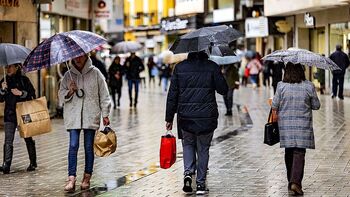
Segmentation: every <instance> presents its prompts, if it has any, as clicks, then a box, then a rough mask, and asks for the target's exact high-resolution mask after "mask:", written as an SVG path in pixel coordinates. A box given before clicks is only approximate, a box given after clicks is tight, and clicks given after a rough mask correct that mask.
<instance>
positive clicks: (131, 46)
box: [112, 41, 143, 54]
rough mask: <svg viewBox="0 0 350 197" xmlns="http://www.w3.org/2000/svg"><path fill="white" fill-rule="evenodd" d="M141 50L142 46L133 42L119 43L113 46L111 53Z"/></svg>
mask: <svg viewBox="0 0 350 197" xmlns="http://www.w3.org/2000/svg"><path fill="white" fill-rule="evenodd" d="M142 48H143V46H142V45H141V44H140V43H138V42H135V41H123V42H119V43H117V44H116V45H114V46H113V48H112V52H113V53H116V54H120V53H122V54H123V53H133V52H136V51H139V50H141V49H142Z"/></svg>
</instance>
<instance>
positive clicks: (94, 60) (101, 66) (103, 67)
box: [90, 51, 108, 81]
mask: <svg viewBox="0 0 350 197" xmlns="http://www.w3.org/2000/svg"><path fill="white" fill-rule="evenodd" d="M90 59H91V61H92V65H94V66H95V67H96V68H98V70H100V71H101V73H102V75H103V76H104V77H105V80H106V81H107V80H108V73H107V70H106V65H105V64H104V63H103V62H102V61H101V60H99V59H98V58H97V56H96V51H91V52H90Z"/></svg>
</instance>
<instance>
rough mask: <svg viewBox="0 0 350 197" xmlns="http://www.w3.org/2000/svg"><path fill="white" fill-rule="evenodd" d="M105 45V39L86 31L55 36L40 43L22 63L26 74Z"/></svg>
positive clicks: (75, 31)
mask: <svg viewBox="0 0 350 197" xmlns="http://www.w3.org/2000/svg"><path fill="white" fill-rule="evenodd" d="M103 44H106V39H104V38H103V37H101V36H99V35H97V34H94V33H92V32H88V31H80V30H74V31H69V32H64V33H59V34H55V35H53V36H52V37H50V38H48V39H47V40H44V41H43V42H41V43H40V44H39V45H38V46H37V47H36V48H35V49H34V50H33V51H32V52H31V53H30V54H29V56H28V57H27V59H26V60H25V61H24V64H23V69H24V71H26V72H30V71H34V70H40V69H42V68H48V67H50V66H52V65H56V64H60V63H62V62H66V61H68V60H71V59H73V58H76V57H79V56H82V55H84V54H86V53H89V52H90V51H92V50H94V49H95V48H97V47H98V46H101V45H103Z"/></svg>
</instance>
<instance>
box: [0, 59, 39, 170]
mask: <svg viewBox="0 0 350 197" xmlns="http://www.w3.org/2000/svg"><path fill="white" fill-rule="evenodd" d="M5 68H6V77H5V78H3V79H2V80H1V89H0V102H5V111H4V130H5V140H4V141H5V142H4V155H3V157H4V158H3V164H2V167H1V169H0V170H1V171H2V172H3V173H4V174H9V173H10V168H11V163H12V156H13V140H14V138H15V133H16V128H17V115H16V103H17V102H23V101H29V100H32V99H35V97H36V96H35V90H34V87H33V85H32V83H31V82H30V80H29V79H28V77H26V76H24V75H22V72H21V64H12V65H8V66H6V67H5ZM24 141H25V142H26V146H27V151H28V155H29V160H30V164H29V166H28V168H27V171H34V170H35V168H36V167H37V162H36V148H35V142H34V140H33V138H32V137H28V138H24Z"/></svg>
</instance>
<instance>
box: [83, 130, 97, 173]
mask: <svg viewBox="0 0 350 197" xmlns="http://www.w3.org/2000/svg"><path fill="white" fill-rule="evenodd" d="M94 137H95V130H92V129H85V130H84V149H85V171H84V172H85V173H87V174H92V171H93V167H94V159H95V156H94Z"/></svg>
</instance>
